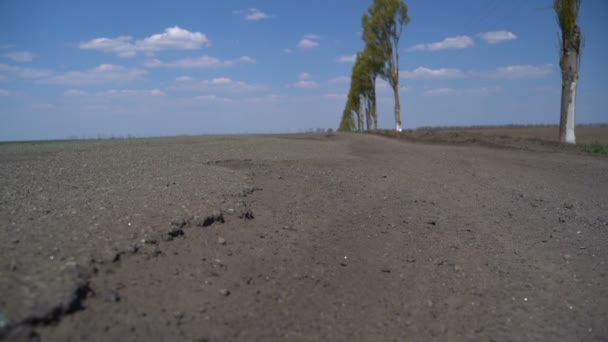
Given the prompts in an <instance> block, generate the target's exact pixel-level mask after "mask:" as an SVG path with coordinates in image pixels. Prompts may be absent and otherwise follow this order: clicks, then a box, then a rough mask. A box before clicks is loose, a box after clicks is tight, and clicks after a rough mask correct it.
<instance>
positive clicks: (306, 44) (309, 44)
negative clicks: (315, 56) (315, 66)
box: [296, 39, 319, 49]
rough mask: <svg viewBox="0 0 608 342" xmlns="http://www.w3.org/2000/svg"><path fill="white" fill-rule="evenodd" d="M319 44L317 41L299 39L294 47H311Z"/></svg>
mask: <svg viewBox="0 0 608 342" xmlns="http://www.w3.org/2000/svg"><path fill="white" fill-rule="evenodd" d="M318 46H319V43H318V42H316V41H314V40H311V39H301V40H300V41H299V42H298V45H296V47H298V48H300V49H312V48H316V47H318Z"/></svg>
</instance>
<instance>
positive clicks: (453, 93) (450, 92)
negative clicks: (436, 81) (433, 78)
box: [422, 87, 500, 96]
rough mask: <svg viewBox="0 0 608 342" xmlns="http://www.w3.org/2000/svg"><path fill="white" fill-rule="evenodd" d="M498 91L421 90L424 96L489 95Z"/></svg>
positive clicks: (471, 89)
mask: <svg viewBox="0 0 608 342" xmlns="http://www.w3.org/2000/svg"><path fill="white" fill-rule="evenodd" d="M499 91H500V88H498V87H495V88H486V87H484V88H434V89H428V90H425V91H423V92H422V95H424V96H462V95H490V94H495V93H497V92H499Z"/></svg>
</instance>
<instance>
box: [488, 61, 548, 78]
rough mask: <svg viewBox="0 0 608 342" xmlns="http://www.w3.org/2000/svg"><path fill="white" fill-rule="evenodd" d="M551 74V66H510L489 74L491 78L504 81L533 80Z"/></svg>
mask: <svg viewBox="0 0 608 342" xmlns="http://www.w3.org/2000/svg"><path fill="white" fill-rule="evenodd" d="M552 72H553V65H551V64H545V65H539V66H534V65H511V66H506V67H501V68H498V69H496V71H494V72H492V73H491V74H490V77H492V78H498V79H505V80H521V79H534V78H541V77H544V76H547V75H549V74H551V73H552Z"/></svg>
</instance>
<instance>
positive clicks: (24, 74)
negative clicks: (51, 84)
mask: <svg viewBox="0 0 608 342" xmlns="http://www.w3.org/2000/svg"><path fill="white" fill-rule="evenodd" d="M0 72H2V73H5V74H8V75H10V76H14V77H17V78H26V79H36V78H43V77H47V76H50V75H52V74H53V72H52V71H50V70H47V69H33V68H21V67H16V66H12V65H8V64H0ZM7 78H8V77H7Z"/></svg>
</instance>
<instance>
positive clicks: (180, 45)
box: [135, 26, 211, 52]
mask: <svg viewBox="0 0 608 342" xmlns="http://www.w3.org/2000/svg"><path fill="white" fill-rule="evenodd" d="M210 44H211V43H210V41H209V39H208V38H207V36H206V35H205V34H204V33H201V32H190V31H188V30H185V29H182V28H181V27H179V26H174V27H170V28H167V29H165V32H163V33H158V34H155V35H152V36H150V37H147V38H144V39H143V40H138V41H136V42H135V46H136V48H137V50H140V51H148V52H155V51H161V50H196V49H200V48H201V47H203V46H209V45H210Z"/></svg>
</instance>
